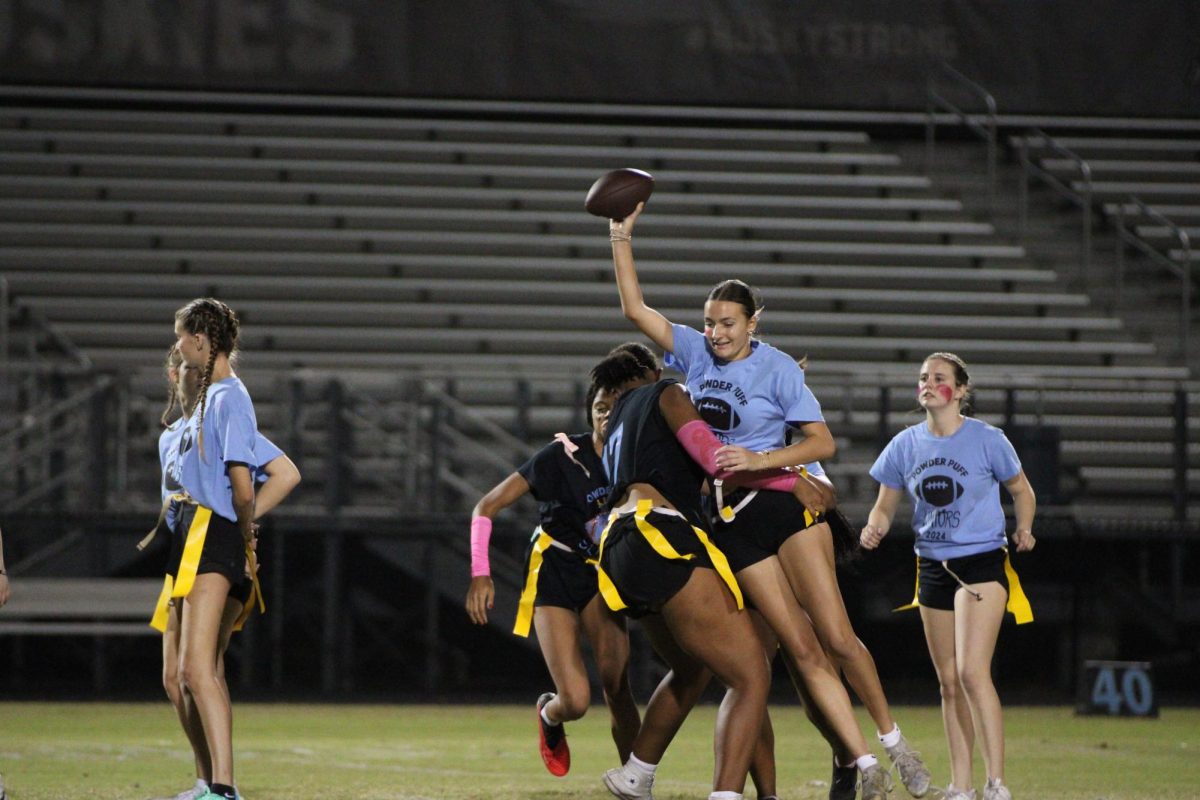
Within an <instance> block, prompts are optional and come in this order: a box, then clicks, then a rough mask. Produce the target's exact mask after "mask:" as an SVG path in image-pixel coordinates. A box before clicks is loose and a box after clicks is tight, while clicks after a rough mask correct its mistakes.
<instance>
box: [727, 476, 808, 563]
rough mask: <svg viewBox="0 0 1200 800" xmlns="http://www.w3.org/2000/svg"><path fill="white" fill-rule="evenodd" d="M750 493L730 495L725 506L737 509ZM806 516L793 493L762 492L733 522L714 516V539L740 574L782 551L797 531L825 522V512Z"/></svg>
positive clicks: (740, 491)
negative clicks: (814, 515)
mask: <svg viewBox="0 0 1200 800" xmlns="http://www.w3.org/2000/svg"><path fill="white" fill-rule="evenodd" d="M746 494H747V492H746V490H736V491H734V492H733V493H732V494H727V495H726V496H725V498H724V500H725V505H727V506H730V507H734V508H736V507H737V505H738V503H740V502H741V501H742V500H743V499H745V497H746ZM805 515H806V511H805V508H804V504H803V503H801V502H800V501H799V500H797V499H796V496H795V495H793V494H792V493H791V492H776V491H761V492H758V493H757V494H755V496H754V498H753V499H752V500H750V502H748V503H747V504H746V505H744V506H742V508H741V509H740V510H739V511H737V513H736V516H735V517H734V518H733V521H732V522H725V521H724V520H722V519H720V518H719V517H715V518H714V519H713V541H715V542H716V544H717V547H719V548H720V549H721V552H722V553H724V554H725V557H726V558H728V559H729V566H730V568H731V569H732V570H733V571H734V572H735V573H737V572H740V571H741V570H743V569H745V568H746V567H749V566H752V565H754V564H757V563H758V562H759V561H762V560H764V559H767V558H770V557H771V556H773V555H775V554H776V553H778V552H779V548H780V547H782V546H783V543H784V542H786V541H787V540H788V539H790V538H791V537H792V535H793V534H795V533H796V532H797V531H802V530H805V529H806V528H809V527H811V526H812V525H816V524H817V523H818V522H824V521H825V516H824V515H823V514H822V515H819V516H817V517H816V518H813V517H811V516H808V517H806V516H805Z"/></svg>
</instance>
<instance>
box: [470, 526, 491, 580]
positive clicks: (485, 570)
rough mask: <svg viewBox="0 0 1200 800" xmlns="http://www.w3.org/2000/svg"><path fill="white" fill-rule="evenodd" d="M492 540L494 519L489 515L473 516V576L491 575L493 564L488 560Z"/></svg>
mask: <svg viewBox="0 0 1200 800" xmlns="http://www.w3.org/2000/svg"><path fill="white" fill-rule="evenodd" d="M491 540H492V520H491V519H490V518H488V517H472V518H471V577H472V578H478V577H480V576H485V575H491V574H492V565H491V563H490V562H489V561H488V542H490V541H491Z"/></svg>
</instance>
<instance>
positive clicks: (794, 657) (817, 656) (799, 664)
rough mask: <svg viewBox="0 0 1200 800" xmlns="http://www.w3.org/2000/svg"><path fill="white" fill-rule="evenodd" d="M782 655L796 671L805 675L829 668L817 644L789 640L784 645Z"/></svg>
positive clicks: (827, 661) (827, 660)
mask: <svg viewBox="0 0 1200 800" xmlns="http://www.w3.org/2000/svg"><path fill="white" fill-rule="evenodd" d="M783 649H784V655H785V656H787V658H789V659H790V660H791V662H792V665H793V666H794V667H795V668H796V670H797V671H798V672H799V673H800V674H802V675H806V674H809V673H811V672H813V671H815V670H823V669H826V668H827V667H828V666H829V659H827V658H826V657H825V652H824V651H823V650H822V649H821V646H820V644H818V643H817V642H815V641H814V642H807V641H803V640H795V639H793V640H789V641H788V642H786V644H785V645H784V648H783Z"/></svg>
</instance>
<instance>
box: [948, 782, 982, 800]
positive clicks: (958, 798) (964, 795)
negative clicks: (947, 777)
mask: <svg viewBox="0 0 1200 800" xmlns="http://www.w3.org/2000/svg"><path fill="white" fill-rule="evenodd" d="M942 800H975V790H974V789H967V790H966V791H964V790H962V789H956V788H955V787H954V784H953V783H952V784H950V785H949V786H947V787H946V791H945V793H944V794H943V795H942Z"/></svg>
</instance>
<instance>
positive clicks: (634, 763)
mask: <svg viewBox="0 0 1200 800" xmlns="http://www.w3.org/2000/svg"><path fill="white" fill-rule="evenodd" d="M625 766H627V767H629V768H630V769H632V770H636V771H637V772H639V773H641V774H642V775H645V776H646V777H647V778H653V777H654V771H655V770H657V769H658V764H647V763H646V762H645V761H642V760H641V759H640V758H638V757H637V756H635V755H634V754H633V753H630V754H629V760H628V761H626V762H625Z"/></svg>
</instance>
